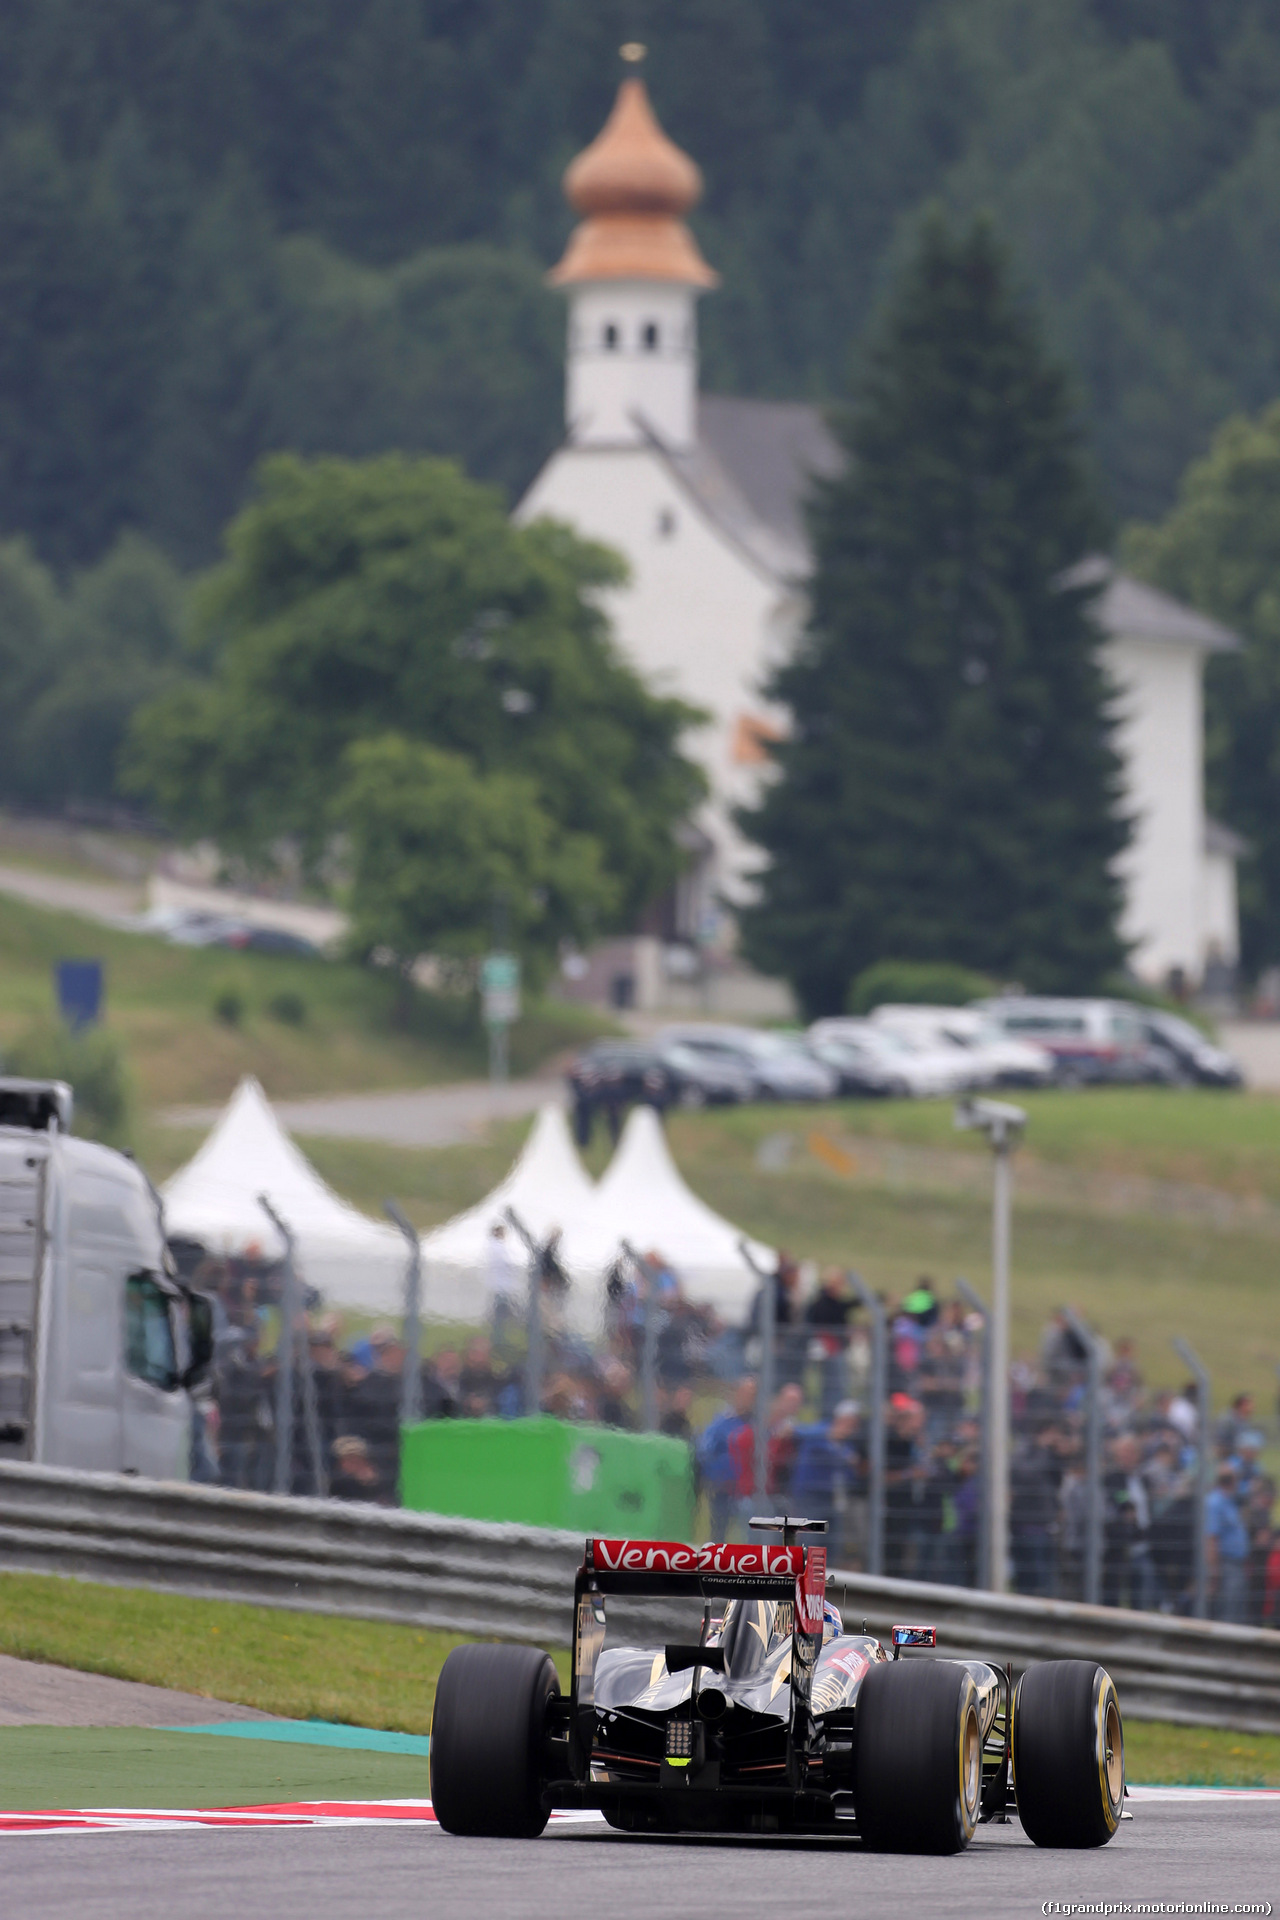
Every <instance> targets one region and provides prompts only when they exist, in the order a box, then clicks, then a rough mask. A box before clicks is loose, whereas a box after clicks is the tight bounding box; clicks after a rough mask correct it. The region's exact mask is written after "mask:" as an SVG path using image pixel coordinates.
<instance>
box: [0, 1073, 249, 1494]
mask: <svg viewBox="0 0 1280 1920" xmlns="http://www.w3.org/2000/svg"><path fill="white" fill-rule="evenodd" d="M71 1111H72V1095H71V1089H70V1088H69V1087H68V1086H66V1085H65V1083H63V1082H60V1081H34V1080H10V1079H0V1459H10V1460H35V1461H39V1462H41V1463H42V1464H43V1465H46V1466H54V1467H85V1468H92V1469H97V1470H100V1471H103V1472H117V1473H138V1474H146V1475H148V1476H150V1477H152V1478H155V1479H160V1480H185V1479H187V1478H189V1475H190V1464H189V1455H190V1443H191V1397H190V1392H189V1388H190V1387H191V1386H192V1385H194V1384H195V1382H196V1380H197V1378H198V1377H199V1375H200V1374H201V1373H202V1372H203V1371H204V1369H205V1368H206V1367H207V1366H208V1364H209V1360H210V1358H211V1353H212V1325H211V1318H210V1310H209V1306H208V1303H207V1302H206V1301H205V1300H203V1299H202V1298H201V1296H199V1295H198V1294H192V1293H191V1292H190V1291H189V1290H188V1289H185V1288H183V1287H181V1286H180V1285H179V1284H178V1282H177V1281H176V1279H175V1278H174V1277H173V1263H172V1261H171V1259H170V1257H169V1254H168V1251H167V1249H166V1246H165V1240H164V1230H163V1226H162V1222H161V1214H160V1205H159V1201H158V1199H157V1197H156V1194H155V1192H154V1189H153V1188H152V1187H151V1184H150V1182H149V1181H148V1180H147V1177H146V1175H145V1174H144V1173H143V1172H142V1170H141V1168H140V1167H139V1166H138V1165H137V1164H136V1163H135V1162H134V1161H133V1160H132V1159H131V1158H130V1157H129V1156H128V1155H127V1154H123V1153H116V1152H114V1151H113V1150H112V1149H111V1148H110V1147H101V1146H98V1145H96V1144H95V1143H94V1142H93V1141H90V1140H79V1139H76V1138H74V1137H73V1136H72V1135H71V1134H70V1133H69V1131H68V1129H69V1127H70V1124H71Z"/></svg>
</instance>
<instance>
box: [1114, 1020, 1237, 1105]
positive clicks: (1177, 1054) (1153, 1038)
mask: <svg viewBox="0 0 1280 1920" xmlns="http://www.w3.org/2000/svg"><path fill="white" fill-rule="evenodd" d="M1139 1018H1140V1019H1141V1021H1142V1024H1143V1026H1144V1027H1145V1028H1146V1032H1147V1039H1148V1040H1149V1042H1150V1043H1151V1045H1152V1046H1153V1047H1155V1049H1156V1050H1157V1052H1161V1053H1167V1054H1168V1056H1169V1058H1170V1061H1171V1062H1172V1066H1173V1071H1174V1074H1175V1075H1176V1077H1177V1079H1179V1080H1180V1081H1182V1082H1183V1083H1184V1084H1186V1085H1188V1086H1200V1087H1239V1086H1243V1084H1244V1075H1243V1074H1242V1073H1241V1071H1240V1065H1239V1062H1238V1061H1236V1060H1233V1059H1232V1057H1231V1055H1230V1054H1229V1053H1228V1052H1227V1051H1226V1050H1225V1048H1223V1047H1218V1046H1215V1045H1214V1043H1213V1041H1212V1040H1210V1039H1208V1038H1207V1037H1206V1036H1205V1035H1204V1034H1203V1033H1201V1031H1200V1029H1199V1027H1193V1026H1192V1024H1191V1022H1190V1021H1189V1020H1183V1019H1181V1018H1180V1017H1179V1015H1177V1014H1176V1013H1162V1012H1161V1011H1159V1009H1157V1008H1150V1009H1148V1008H1146V1007H1143V1008H1140V1009H1139Z"/></svg>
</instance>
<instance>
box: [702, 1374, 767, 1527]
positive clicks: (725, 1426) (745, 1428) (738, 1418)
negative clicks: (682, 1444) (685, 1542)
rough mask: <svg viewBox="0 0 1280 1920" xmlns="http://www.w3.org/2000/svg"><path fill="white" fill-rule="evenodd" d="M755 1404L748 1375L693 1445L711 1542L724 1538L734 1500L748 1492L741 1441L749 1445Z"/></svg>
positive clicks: (752, 1388) (753, 1385)
mask: <svg viewBox="0 0 1280 1920" xmlns="http://www.w3.org/2000/svg"><path fill="white" fill-rule="evenodd" d="M755 1404H756V1383H755V1381H754V1380H753V1379H752V1378H751V1377H750V1375H748V1376H747V1378H746V1379H744V1380H739V1382H738V1384H737V1386H736V1387H735V1388H734V1389H733V1394H732V1397H731V1399H730V1402H729V1405H728V1406H727V1407H722V1408H721V1410H720V1412H719V1413H717V1414H716V1415H715V1416H714V1418H713V1419H711V1420H709V1421H708V1422H707V1425H706V1426H705V1427H704V1428H703V1429H702V1432H701V1433H700V1434H699V1435H698V1438H697V1441H696V1442H695V1449H696V1451H695V1458H696V1460H697V1468H698V1474H699V1477H700V1479H701V1481H702V1485H703V1486H704V1487H705V1488H706V1490H707V1499H708V1502H709V1504H710V1507H711V1538H712V1539H713V1540H727V1539H728V1537H729V1523H730V1520H731V1518H732V1516H733V1514H734V1512H735V1509H736V1507H737V1503H738V1500H739V1498H740V1497H741V1495H742V1494H743V1493H744V1492H745V1493H750V1491H751V1488H750V1486H748V1487H746V1488H743V1487H742V1485H741V1479H742V1472H743V1464H744V1463H743V1459H742V1446H741V1439H742V1436H744V1435H745V1436H746V1439H747V1441H748V1443H750V1440H751V1437H752V1426H751V1416H752V1414H753V1413H754V1411H755ZM748 1461H749V1455H748Z"/></svg>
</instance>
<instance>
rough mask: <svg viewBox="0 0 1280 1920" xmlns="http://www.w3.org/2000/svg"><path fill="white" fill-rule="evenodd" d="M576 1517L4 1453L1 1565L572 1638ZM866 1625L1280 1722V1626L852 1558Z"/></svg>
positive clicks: (1194, 1706)
mask: <svg viewBox="0 0 1280 1920" xmlns="http://www.w3.org/2000/svg"><path fill="white" fill-rule="evenodd" d="M581 1557H582V1540H581V1538H580V1537H579V1536H578V1535H576V1534H568V1533H553V1532H543V1531H539V1530H536V1529H533V1528H526V1527H515V1526H499V1525H490V1524H486V1523H483V1522H479V1521H470V1520H452V1519H447V1518H443V1517H441V1516H439V1515H435V1514H420V1513H404V1512H396V1511H390V1510H384V1509H381V1508H374V1507H359V1506H346V1505H341V1504H338V1503H335V1502H331V1501H323V1500H311V1499H286V1498H277V1497H275V1496H273V1495H268V1494H253V1493H238V1492H228V1491H225V1490H223V1489H220V1488H210V1487H190V1486H182V1485H176V1484H170V1483H167V1482H159V1481H148V1480H142V1479H136V1478H129V1477H124V1476H120V1477H117V1476H115V1475H112V1474H98V1473H74V1472H67V1471H63V1470H61V1469H58V1468H52V1467H36V1466H27V1465H22V1464H19V1463H13V1462H5V1463H0V1570H4V1571H24V1572H38V1573H54V1574H62V1575H72V1576H76V1577H79V1578H81V1579H86V1580H96V1581H102V1582H106V1583H110V1584H115V1585H121V1586H139V1587H148V1588H152V1589H158V1590H161V1591H170V1592H175V1593H184V1594H192V1595H196V1596H199V1597H202V1598H211V1599H220V1600H244V1601H251V1602H254V1603H256V1604H258V1605H266V1606H275V1607H284V1608H291V1609H294V1610H297V1611H302V1612H312V1613H329V1614H344V1615H349V1616H352V1617H355V1618H361V1619H371V1620H390V1621H397V1622H401V1623H403V1624H406V1625H412V1626H418V1627H435V1628H444V1629H447V1630H452V1631H454V1632H458V1633H468V1634H478V1635H492V1636H494V1637H497V1638H503V1639H511V1640H522V1641H534V1642H540V1643H542V1644H545V1645H547V1646H550V1647H563V1646H566V1645H567V1644H568V1642H569V1639H570V1633H571V1625H572V1611H573V1608H572V1597H573V1576H574V1571H575V1569H576V1567H577V1566H578V1564H579V1562H580V1561H581ZM828 1588H829V1591H830V1593H831V1597H832V1598H833V1599H834V1600H835V1601H836V1603H837V1605H839V1606H840V1607H841V1608H842V1609H843V1610H844V1613H845V1618H846V1622H847V1624H848V1625H849V1626H850V1627H852V1628H853V1629H855V1630H856V1629H857V1628H858V1627H859V1626H860V1625H861V1622H862V1620H863V1619H864V1618H865V1619H866V1621H867V1624H868V1626H869V1628H870V1630H871V1631H872V1632H874V1633H877V1634H879V1635H881V1636H882V1637H883V1636H884V1635H886V1634H887V1630H888V1628H889V1626H890V1625H891V1624H892V1622H893V1621H895V1620H922V1621H925V1622H929V1623H933V1624H936V1625H937V1627H938V1637H939V1645H940V1648H941V1649H942V1651H943V1652H944V1653H947V1654H953V1655H973V1656H976V1657H979V1658H982V1659H986V1660H993V1661H998V1662H1000V1663H1001V1664H1003V1663H1004V1662H1005V1661H1006V1660H1010V1661H1012V1663H1013V1666H1014V1669H1015V1671H1019V1670H1020V1669H1021V1668H1022V1667H1024V1666H1025V1665H1026V1664H1027V1663H1028V1662H1030V1661H1033V1660H1050V1659H1067V1658H1084V1659H1096V1660H1098V1661H1100V1662H1101V1663H1103V1664H1104V1665H1105V1666H1106V1667H1107V1668H1108V1669H1109V1671H1110V1672H1111V1673H1112V1675H1113V1676H1114V1678H1115V1680H1116V1684H1117V1686H1118V1688H1119V1690H1120V1698H1121V1702H1122V1704H1123V1707H1124V1710H1125V1712H1126V1713H1127V1714H1128V1715H1129V1716H1130V1717H1131V1718H1133V1719H1160V1720H1171V1721H1176V1722H1180V1723H1182V1724H1184V1725H1192V1726H1196V1725H1204V1726H1224V1727H1235V1728H1239V1729H1241V1730H1242V1731H1247V1732H1258V1733H1280V1633H1272V1632H1269V1631H1267V1630H1265V1629H1259V1628H1250V1627H1233V1626H1222V1625H1215V1624H1210V1623H1208V1622H1205V1621H1200V1620H1188V1619H1178V1618H1174V1617H1171V1616H1166V1615H1161V1614H1142V1613H1133V1612H1129V1611H1127V1610H1125V1609H1121V1608H1103V1607H1094V1606H1085V1605H1080V1604H1073V1603H1070V1602H1066V1601H1053V1600H1032V1599H1026V1598H1023V1597H1021V1596H1015V1595H1004V1594H991V1593H983V1592H977V1591H974V1590H972V1589H968V1588H961V1587H947V1586H933V1585H926V1584H924V1583H923V1582H918V1581H906V1580H884V1579H874V1578H871V1577H870V1576H868V1575H865V1574H860V1573H847V1574H846V1573H843V1572H839V1571H838V1572H836V1573H834V1574H832V1575H831V1576H830V1578H829V1582H828ZM609 1614H610V1621H611V1626H612V1629H616V1632H617V1634H618V1636H619V1637H621V1638H632V1637H639V1638H642V1639H645V1640H648V1641H650V1642H651V1643H652V1642H659V1643H660V1642H662V1641H663V1640H665V1639H666V1638H668V1637H670V1636H672V1635H675V1636H677V1637H678V1636H679V1635H681V1634H684V1635H685V1636H686V1637H687V1635H688V1632H689V1630H690V1621H689V1619H688V1617H687V1609H686V1610H685V1613H684V1614H682V1612H681V1609H680V1608H679V1606H678V1604H677V1603H671V1602H629V1603H626V1602H621V1601H618V1602H614V1603H611V1605H610V1608H609Z"/></svg>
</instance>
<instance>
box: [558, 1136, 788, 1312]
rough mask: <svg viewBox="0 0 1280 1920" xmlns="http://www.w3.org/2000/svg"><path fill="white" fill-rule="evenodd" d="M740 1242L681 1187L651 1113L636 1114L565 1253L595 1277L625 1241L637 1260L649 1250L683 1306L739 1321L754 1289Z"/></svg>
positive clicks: (768, 1253) (755, 1246)
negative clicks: (695, 1305) (667, 1267)
mask: <svg viewBox="0 0 1280 1920" xmlns="http://www.w3.org/2000/svg"><path fill="white" fill-rule="evenodd" d="M743 1237H744V1236H743V1234H742V1231H741V1229H740V1228H738V1227H735V1226H734V1225H733V1224H732V1222H731V1221H728V1220H722V1219H721V1217H720V1215H719V1214H718V1213H715V1212H713V1211H712V1209H711V1208H710V1207H709V1206H707V1204H706V1202H705V1201H702V1200H699V1198H698V1196H697V1194H695V1193H692V1192H691V1191H690V1189H689V1188H688V1187H687V1186H686V1185H685V1183H684V1181H683V1180H682V1179H681V1177H680V1173H679V1171H678V1169H677V1167H676V1164H675V1162H674V1160H673V1159H672V1158H671V1153H670V1150H669V1149H668V1147H667V1141H666V1135H665V1134H664V1133H663V1131H662V1122H661V1121H660V1120H659V1118H658V1116H657V1114H656V1113H655V1112H654V1111H653V1108H652V1107H634V1108H633V1109H632V1112H631V1115H630V1118H629V1119H628V1121H627V1124H626V1127H625V1129H624V1130H623V1135H622V1139H621V1140H620V1141H619V1143H618V1150H617V1152H616V1153H615V1154H614V1156H613V1159H612V1160H611V1161H610V1162H609V1166H608V1168H607V1169H606V1171H605V1174H604V1177H603V1179H602V1180H601V1181H600V1184H599V1186H598V1187H597V1188H596V1190H595V1194H594V1196H593V1199H592V1204H591V1209H590V1212H589V1213H586V1214H584V1215H583V1216H582V1217H581V1218H580V1219H579V1221H578V1222H577V1223H576V1224H575V1225H573V1226H570V1227H566V1230H565V1245H564V1253H565V1257H566V1260H567V1263H568V1265H569V1266H570V1267H571V1268H572V1269H573V1271H574V1273H575V1275H576V1274H578V1273H583V1274H585V1273H587V1272H592V1273H596V1274H600V1273H603V1272H604V1271H605V1270H606V1268H607V1267H608V1266H609V1265H610V1264H611V1263H612V1261H613V1260H615V1259H616V1258H617V1255H618V1250H619V1248H620V1246H621V1244H622V1242H623V1240H627V1241H629V1242H630V1243H631V1245H632V1246H633V1247H634V1248H635V1250H636V1252H637V1253H641V1254H644V1253H647V1252H649V1251H650V1249H653V1250H655V1251H657V1252H658V1253H660V1254H662V1256H663V1258H664V1259H667V1260H669V1261H670V1262H671V1265H672V1267H673V1268H674V1269H675V1271H676V1272H677V1273H678V1274H679V1275H680V1279H681V1282H682V1285H683V1287H684V1291H685V1295H686V1297H687V1298H688V1299H690V1300H695V1301H699V1302H705V1303H706V1304H707V1305H709V1306H713V1307H715V1309H716V1311H717V1312H718V1313H720V1314H722V1315H723V1316H724V1318H725V1319H726V1320H741V1319H742V1318H744V1316H745V1315H746V1313H747V1311H748V1309H749V1307H750V1304H751V1301H752V1298H753V1296H754V1295H755V1293H756V1291H757V1288H758V1286H759V1282H758V1280H757V1279H756V1277H755V1275H754V1274H753V1273H752V1271H751V1269H750V1268H749V1267H748V1265H747V1263H746V1261H745V1260H744V1259H743V1257H742V1251H741V1247H740V1242H741V1241H742V1239H743ZM748 1245H749V1246H750V1249H751V1252H752V1255H753V1257H754V1258H755V1260H756V1261H757V1262H758V1263H759V1264H761V1265H764V1266H766V1267H769V1268H771V1267H772V1266H773V1264H774V1257H775V1256H774V1254H773V1251H772V1249H771V1248H769V1247H765V1246H762V1245H761V1244H760V1243H759V1242H758V1241H754V1240H753V1241H749V1242H748Z"/></svg>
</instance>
